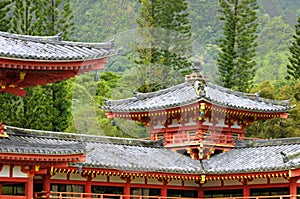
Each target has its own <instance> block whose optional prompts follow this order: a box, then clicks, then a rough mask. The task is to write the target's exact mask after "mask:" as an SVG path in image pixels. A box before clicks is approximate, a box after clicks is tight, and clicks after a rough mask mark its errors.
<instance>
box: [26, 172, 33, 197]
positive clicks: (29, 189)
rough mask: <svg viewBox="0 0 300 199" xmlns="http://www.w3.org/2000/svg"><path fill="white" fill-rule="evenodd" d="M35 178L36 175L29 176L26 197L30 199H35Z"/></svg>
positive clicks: (30, 174)
mask: <svg viewBox="0 0 300 199" xmlns="http://www.w3.org/2000/svg"><path fill="white" fill-rule="evenodd" d="M33 177H34V174H32V173H29V174H28V182H27V183H26V185H27V186H26V195H27V198H28V199H33Z"/></svg>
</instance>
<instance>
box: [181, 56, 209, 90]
mask: <svg viewBox="0 0 300 199" xmlns="http://www.w3.org/2000/svg"><path fill="white" fill-rule="evenodd" d="M192 70H193V73H192V74H190V75H186V76H185V81H186V82H188V83H190V84H194V83H195V82H196V81H198V82H202V83H203V84H205V80H204V79H203V75H202V73H201V71H202V66H201V62H200V60H198V59H196V60H195V61H194V65H193V68H192Z"/></svg>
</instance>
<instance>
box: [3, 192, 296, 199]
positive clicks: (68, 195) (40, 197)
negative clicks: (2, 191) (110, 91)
mask: <svg viewBox="0 0 300 199" xmlns="http://www.w3.org/2000/svg"><path fill="white" fill-rule="evenodd" d="M12 198H16V199H24V198H25V197H20V198H19V197H18V196H17V197H9V196H0V199H12ZM47 198H51V199H92V198H101V199H178V198H181V199H192V198H184V197H162V196H139V195H118V194H95V193H74V192H50V193H49V192H48V193H46V192H39V193H35V196H34V199H47ZM193 199H195V198H193ZM205 199H208V198H205ZM214 199H300V195H281V196H252V197H227V198H214Z"/></svg>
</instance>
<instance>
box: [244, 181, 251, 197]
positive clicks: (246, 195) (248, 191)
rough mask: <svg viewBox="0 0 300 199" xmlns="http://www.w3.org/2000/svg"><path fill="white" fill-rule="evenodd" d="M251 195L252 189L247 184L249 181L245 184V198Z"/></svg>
mask: <svg viewBox="0 0 300 199" xmlns="http://www.w3.org/2000/svg"><path fill="white" fill-rule="evenodd" d="M249 197H250V189H249V187H248V186H247V183H245V184H244V186H243V198H245V199H247V198H249Z"/></svg>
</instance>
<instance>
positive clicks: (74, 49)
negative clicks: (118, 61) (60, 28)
mask: <svg viewBox="0 0 300 199" xmlns="http://www.w3.org/2000/svg"><path fill="white" fill-rule="evenodd" d="M118 51H119V50H115V49H113V41H112V40H111V41H108V42H104V43H82V42H70V41H62V38H61V36H60V35H56V36H28V35H17V34H10V33H5V32H0V93H1V92H7V93H11V94H14V95H19V96H26V90H25V89H24V88H27V87H31V86H37V85H46V84H48V83H53V82H58V81H61V80H66V79H69V78H72V77H75V76H76V75H80V74H83V73H85V72H89V71H93V70H101V69H103V68H104V64H105V63H106V62H107V61H106V58H108V57H111V56H113V55H116V54H117V53H118Z"/></svg>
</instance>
